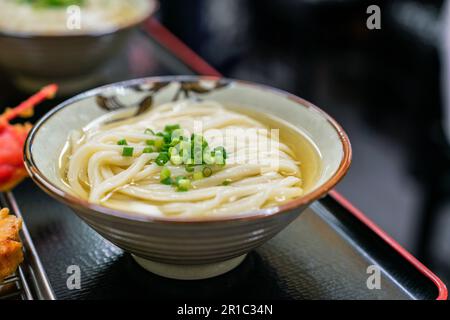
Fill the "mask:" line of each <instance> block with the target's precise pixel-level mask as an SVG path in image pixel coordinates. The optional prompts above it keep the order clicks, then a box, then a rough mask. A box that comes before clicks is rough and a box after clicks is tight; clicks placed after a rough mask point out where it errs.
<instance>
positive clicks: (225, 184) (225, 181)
mask: <svg viewBox="0 0 450 320" xmlns="http://www.w3.org/2000/svg"><path fill="white" fill-rule="evenodd" d="M231 182H232V181H231V179H225V180H224V181H223V182H222V185H224V186H227V185H229V184H230V183H231Z"/></svg>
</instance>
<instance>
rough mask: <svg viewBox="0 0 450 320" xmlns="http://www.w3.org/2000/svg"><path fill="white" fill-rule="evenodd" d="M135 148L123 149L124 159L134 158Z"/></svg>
mask: <svg viewBox="0 0 450 320" xmlns="http://www.w3.org/2000/svg"><path fill="white" fill-rule="evenodd" d="M133 151H134V148H133V147H123V150H122V156H124V157H132V156H133Z"/></svg>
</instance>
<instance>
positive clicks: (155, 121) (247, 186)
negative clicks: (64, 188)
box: [61, 99, 304, 218]
mask: <svg viewBox="0 0 450 320" xmlns="http://www.w3.org/2000/svg"><path fill="white" fill-rule="evenodd" d="M174 124H176V126H174ZM171 126H172V127H173V128H175V131H179V132H180V135H181V142H179V141H178V140H179V139H178V138H175V139H172V144H173V141H175V140H176V141H175V142H178V145H182V144H183V143H185V144H186V143H187V144H188V146H191V144H192V143H193V140H195V138H193V137H194V136H193V135H192V133H194V134H196V132H198V131H199V130H201V133H200V134H198V136H201V137H203V139H204V140H203V141H206V142H204V144H205V145H207V147H206V148H208V150H219V151H216V153H215V156H216V157H217V155H218V154H221V152H222V151H220V150H223V152H224V153H226V156H225V157H224V163H219V162H217V161H216V163H212V164H205V163H200V164H199V163H192V162H191V163H190V164H186V161H187V160H186V159H188V158H183V159H184V161H183V163H180V157H178V156H174V155H173V154H174V153H175V151H174V149H175V148H172V150H171V151H172V153H171V154H172V155H171V158H170V160H167V159H166V160H165V161H162V162H158V161H159V160H161V156H160V154H161V150H162V149H160V150H159V151H158V148H157V146H155V142H158V141H165V140H164V139H165V138H164V137H163V134H161V132H165V131H164V130H167V128H168V127H169V128H170V127H171ZM165 128H166V129H165ZM175 131H172V135H173V134H174V133H173V132H175ZM158 132H159V133H158ZM183 137H191V138H192V139H190V141H188V140H187V138H183ZM183 139H184V140H183ZM168 141H169V140H168ZM149 142H150V143H149ZM190 143H191V144H190ZM156 144H158V143H156ZM159 144H160V145H161V143H159ZM160 148H162V147H161V146H160ZM130 150H131V151H130ZM189 150H193V149H191V148H189ZM169 151H170V150H169ZM169 153H170V152H169ZM180 154H182V152H180ZM213 154H214V153H213ZM183 155H184V154H183ZM221 156H223V154H221ZM61 159H62V160H61V172H62V173H61V174H62V176H63V179H64V181H65V183H66V184H67V185H68V187H69V188H70V190H71V192H73V193H75V194H76V195H77V196H79V197H82V198H84V199H87V200H88V201H89V202H91V203H94V204H100V205H103V206H107V207H111V208H115V209H119V210H125V211H135V212H141V213H144V214H148V215H151V216H177V217H183V218H185V217H202V216H221V215H236V214H240V213H244V212H248V211H251V210H255V209H260V208H264V207H270V206H275V205H278V204H281V203H285V202H287V201H289V200H291V199H293V198H297V197H300V196H302V194H303V192H304V190H303V188H302V185H303V181H302V174H301V164H300V162H299V160H298V158H297V156H296V154H295V152H294V151H293V150H292V149H291V148H290V147H289V146H288V145H286V144H284V143H283V142H281V141H278V135H277V131H273V130H269V128H268V126H267V125H265V124H263V123H262V122H260V121H258V120H256V119H255V118H253V117H251V116H249V115H246V114H244V113H240V112H236V111H233V110H232V109H230V108H226V107H224V106H223V105H221V104H219V103H217V102H215V101H208V100H206V101H199V100H194V99H187V100H180V101H176V102H170V103H166V104H163V105H160V106H158V107H154V108H153V109H151V110H150V111H149V112H147V113H145V114H143V115H141V116H139V117H136V118H131V120H122V121H118V122H112V123H109V124H96V125H92V124H91V125H89V126H87V127H86V128H85V129H84V130H83V131H80V132H78V131H77V132H73V133H72V134H71V136H70V138H69V140H68V144H67V145H66V148H65V151H64V152H63V156H62V158H61ZM174 159H175V160H176V161H173V160H174ZM189 159H191V158H189ZM221 159H223V158H221ZM189 161H192V159H191V160H189ZM188 163H189V162H188ZM206 169H207V170H206ZM205 170H206V171H205ZM167 181H169V183H166V182H167ZM177 183H178V184H177ZM181 183H184V185H183V186H184V187H185V188H184V189H180V185H181ZM177 185H178V187H177Z"/></svg>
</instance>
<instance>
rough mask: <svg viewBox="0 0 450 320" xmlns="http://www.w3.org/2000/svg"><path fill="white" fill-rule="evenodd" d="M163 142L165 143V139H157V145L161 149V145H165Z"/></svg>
mask: <svg viewBox="0 0 450 320" xmlns="http://www.w3.org/2000/svg"><path fill="white" fill-rule="evenodd" d="M163 144H164V141H163V140H162V139H158V140H155V147H156V148H157V149H161V147H162V146H163Z"/></svg>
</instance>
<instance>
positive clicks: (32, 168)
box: [23, 75, 352, 224]
mask: <svg viewBox="0 0 450 320" xmlns="http://www.w3.org/2000/svg"><path fill="white" fill-rule="evenodd" d="M198 80H200V81H201V80H209V81H211V80H212V81H219V80H220V81H224V82H227V83H238V84H241V85H244V86H247V87H253V88H257V89H259V90H263V91H270V92H271V93H274V94H276V95H278V96H280V97H284V98H287V99H290V100H292V101H294V102H296V103H297V104H299V105H301V106H304V107H306V108H311V109H313V110H314V111H316V112H318V113H319V114H320V115H321V116H322V117H323V118H324V119H326V120H327V121H328V123H329V124H330V125H331V126H332V128H333V129H334V130H335V131H336V133H337V134H338V136H339V139H340V141H341V144H342V149H343V154H342V158H341V161H340V163H339V167H338V169H337V170H336V172H335V173H334V174H333V175H332V176H331V177H330V178H329V179H327V180H326V181H325V182H324V183H322V184H321V185H319V186H318V187H317V188H316V189H314V190H313V191H311V192H309V193H307V194H306V195H304V196H301V197H300V198H296V199H293V200H292V201H289V202H287V203H284V204H282V205H279V206H274V207H269V208H263V209H258V210H252V211H249V212H247V213H245V214H242V215H236V216H229V217H226V216H219V217H206V218H204V217H203V218H176V217H164V218H162V217H152V216H145V215H142V214H136V212H133V211H125V210H115V209H112V208H108V207H105V206H101V205H98V204H93V203H90V202H89V201H87V200H84V199H81V198H79V197H77V196H75V195H72V194H69V193H67V192H66V191H64V190H62V189H61V188H59V187H58V186H56V185H55V184H53V183H52V182H50V181H49V180H48V179H47V178H46V177H45V175H44V174H43V173H42V172H41V171H40V170H39V169H38V168H37V165H36V164H35V161H34V159H33V155H32V151H31V148H32V145H33V141H34V138H35V136H36V133H37V132H38V131H39V129H40V128H42V126H43V125H44V124H45V122H46V121H47V120H48V119H50V118H51V117H52V116H53V115H55V114H56V113H57V112H59V111H60V110H62V109H63V108H65V107H67V106H70V105H72V104H73V103H74V102H77V101H80V100H83V99H85V98H87V97H91V96H93V95H95V94H97V93H99V92H102V91H103V90H106V89H109V88H114V87H130V86H133V85H137V84H140V83H148V82H155V81H170V82H180V81H198ZM23 154H24V159H23V160H24V163H25V168H26V170H27V171H28V173H29V175H30V177H31V178H32V179H33V181H34V182H35V183H36V184H37V185H38V186H39V187H40V188H41V189H43V190H44V191H45V192H46V193H48V194H49V195H50V196H52V197H54V198H56V199H57V200H60V201H61V202H63V203H65V204H68V205H69V206H71V207H74V206H75V207H78V208H87V209H89V210H91V211H93V212H95V213H96V214H98V213H101V214H104V215H107V216H112V217H115V218H120V219H125V220H128V221H135V222H136V221H140V222H154V223H181V224H183V223H184V224H186V223H187V224H192V223H211V222H231V221H234V222H238V221H248V220H256V219H263V218H269V217H273V216H274V215H279V214H283V213H285V212H287V211H289V210H291V209H295V208H298V207H300V206H302V205H306V204H309V203H311V202H313V201H315V200H317V199H319V198H322V197H324V196H325V195H326V194H328V192H329V191H330V190H331V189H332V188H333V187H334V186H335V185H336V184H337V183H338V182H339V181H340V180H341V179H342V178H343V177H344V176H345V174H346V173H347V171H348V169H349V167H350V164H351V159H352V148H351V144H350V141H349V139H348V136H347V134H346V133H345V131H344V129H343V128H342V127H341V126H340V125H339V124H338V123H337V121H336V120H334V119H333V118H332V117H331V116H329V115H328V114H327V113H326V112H325V111H323V110H322V109H320V108H319V107H317V106H315V105H314V104H312V103H311V102H308V101H306V100H304V99H302V98H300V97H297V96H295V95H293V94H291V93H288V92H286V91H284V90H281V89H276V88H273V87H270V86H268V85H264V84H259V83H255V82H250V81H244V80H237V79H231V78H225V77H219V76H196V75H180V76H159V77H145V78H138V79H133V80H125V81H121V82H115V83H112V84H107V85H104V86H100V87H97V88H94V89H91V90H88V91H85V92H82V93H80V94H77V95H75V96H74V97H72V98H70V99H68V100H65V101H63V102H62V103H60V104H59V105H57V106H56V107H54V108H53V109H52V110H50V111H49V112H47V113H46V114H45V115H44V116H43V117H42V118H41V119H40V120H39V121H38V122H37V123H36V124H35V125H34V126H33V128H32V129H31V131H30V133H29V134H28V136H27V139H26V141H25V144H24V150H23Z"/></svg>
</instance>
